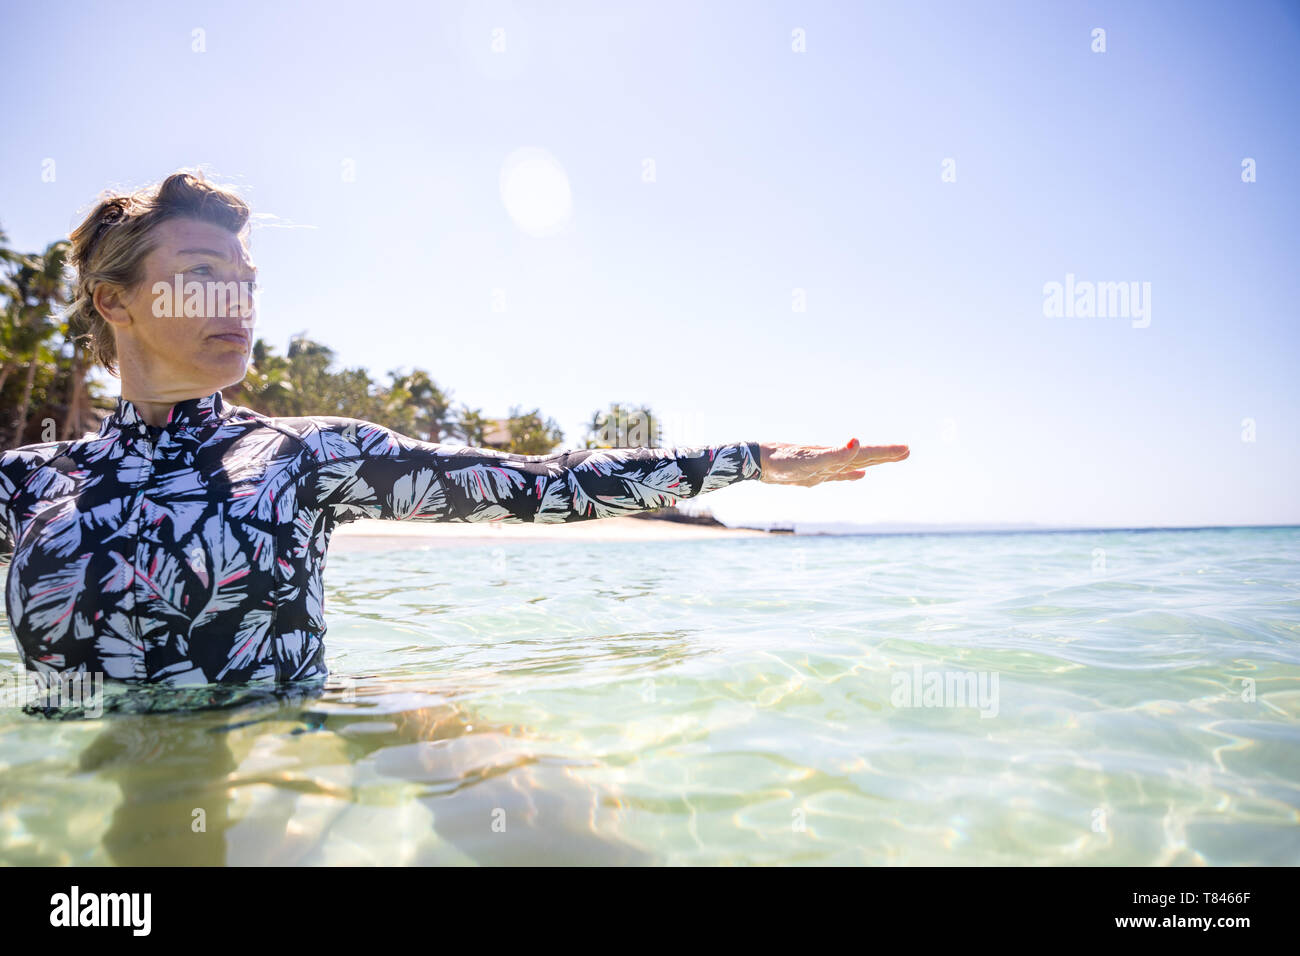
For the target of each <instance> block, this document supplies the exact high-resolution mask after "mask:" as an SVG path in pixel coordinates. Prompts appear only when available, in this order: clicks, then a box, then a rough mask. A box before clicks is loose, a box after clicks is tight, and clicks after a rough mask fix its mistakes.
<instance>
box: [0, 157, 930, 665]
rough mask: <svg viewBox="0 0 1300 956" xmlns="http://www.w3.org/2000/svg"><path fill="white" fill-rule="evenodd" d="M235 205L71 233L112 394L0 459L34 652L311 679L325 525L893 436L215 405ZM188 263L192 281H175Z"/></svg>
mask: <svg viewBox="0 0 1300 956" xmlns="http://www.w3.org/2000/svg"><path fill="white" fill-rule="evenodd" d="M248 220H249V209H248V207H247V205H246V204H245V203H244V202H243V201H242V200H241V199H240V198H239V197H238V196H237V195H235V194H234V193H233V192H230V191H227V190H225V189H222V188H220V187H217V186H215V185H213V184H210V183H208V182H206V181H205V180H203V179H202V178H200V177H196V176H194V175H191V174H189V173H184V172H182V173H176V174H174V175H172V176H169V177H168V178H167V179H166V180H164V181H163V182H162V183H161V184H159V185H158V186H156V187H153V188H149V189H146V190H141V191H139V192H136V193H134V194H131V195H123V196H115V197H112V198H109V199H106V200H104V201H102V202H101V203H100V204H99V205H98V206H97V208H96V209H95V210H94V212H92V213H91V215H90V216H89V217H88V218H87V219H86V220H85V221H84V222H83V223H82V224H81V225H80V226H79V227H78V228H77V229H76V230H75V231H74V232H73V233H72V235H71V237H70V238H71V240H72V262H73V265H74V266H75V268H76V270H77V277H76V283H77V285H76V294H77V297H76V299H75V301H74V303H73V305H72V307H71V308H72V315H71V318H72V319H73V320H75V321H80V322H82V323H84V324H85V325H86V327H88V328H89V329H90V330H91V331H90V334H91V337H92V343H93V348H94V351H95V354H96V357H97V359H98V360H99V361H100V362H101V363H102V364H103V365H104V366H105V367H106V368H108V369H109V370H110V371H112V372H113V373H114V374H119V375H120V377H121V380H122V395H121V397H119V398H118V401H117V408H116V409H115V410H114V412H113V413H112V414H111V415H110V416H109V417H108V418H106V419H105V420H104V422H103V423H102V425H101V427H100V429H99V432H98V434H92V435H87V436H85V437H83V438H81V439H78V440H76V441H57V442H47V443H44V444H34V445H26V446H24V447H22V448H18V449H15V450H13V451H7V452H5V453H4V457H3V459H2V461H0V539H3V538H5V537H8V538H9V539H10V540H11V544H12V547H13V549H14V554H13V559H12V564H11V567H10V569H9V576H8V582H7V586H6V589H5V602H6V610H7V613H8V617H9V624H10V627H11V628H12V629H13V632H14V636H15V638H16V639H17V642H18V648H19V651H20V653H21V655H22V658H23V660H24V662H25V665H26V667H27V668H28V669H29V670H35V671H40V672H43V673H46V674H50V673H63V672H77V671H83V672H97V673H102V674H103V676H104V678H106V679H110V680H120V681H127V682H139V683H165V684H205V683H216V684H222V683H233V682H243V681H275V682H288V681H300V680H307V679H313V678H322V677H324V676H325V674H326V668H325V649H324V637H325V629H326V625H325V617H324V613H323V606H322V605H323V592H322V573H323V571H324V567H325V555H326V550H327V548H328V545H329V540H330V535H331V533H332V532H333V530H334V528H335V526H336V525H338V524H341V523H344V522H348V521H353V520H355V519H357V518H360V517H373V518H395V519H399V520H400V519H416V520H426V521H507V522H522V521H536V522H569V521H585V520H589V519H593V518H605V517H610V516H613V515H624V514H630V513H632V512H637V511H644V510H649V509H651V508H656V507H659V506H662V505H667V504H672V503H674V502H677V501H680V500H682V499H683V498H692V497H695V496H697V495H700V494H703V493H705V492H708V491H713V490H715V489H718V488H724V487H726V486H727V485H731V484H734V483H736V482H738V481H744V480H745V479H750V478H757V479H759V480H760V481H764V482H768V483H772V484H793V485H803V486H811V485H815V484H818V483H820V482H823V481H852V480H856V479H859V478H861V477H862V476H863V475H864V474H865V470H864V469H865V467H866V466H869V465H875V464H879V463H881V462H885V461H900V460H902V459H904V458H906V457H907V455H908V449H907V446H905V445H885V446H876V447H870V446H868V447H859V446H858V443H857V440H856V439H854V440H853V441H850V442H848V443H847V444H845V445H844V446H843V447H839V448H825V447H820V446H800V445H790V444H785V443H780V442H735V443H731V444H725V445H714V446H705V447H697V448H670V449H664V448H632V449H613V450H582V451H569V452H563V453H560V454H554V455H515V454H507V453H504V452H500V451H495V450H492V449H485V448H466V447H460V446H453V445H444V444H436V443H432V442H424V441H418V440H416V439H413V438H409V437H407V436H404V435H400V434H398V433H396V432H394V431H392V430H390V429H388V428H385V427H383V426H380V425H377V424H375V423H372V422H367V421H362V420H358V419H354V418H341V417H333V416H306V417H301V418H269V417H267V416H264V415H261V414H258V413H257V412H254V411H252V410H250V409H247V408H243V407H240V406H236V405H231V404H230V403H228V402H227V401H226V400H225V398H224V397H223V396H222V394H221V389H223V388H225V387H227V386H230V385H232V384H236V383H238V382H240V381H242V380H243V378H244V375H245V372H246V370H247V367H248V360H249V351H250V344H251V340H252V328H253V322H254V311H253V308H252V304H251V300H250V299H248V298H247V297H245V296H242V295H234V296H229V297H227V298H226V299H225V301H223V299H222V298H221V297H219V296H216V295H213V294H212V293H213V292H214V290H216V291H221V290H230V289H232V288H236V287H237V288H238V289H239V290H240V291H244V290H247V289H248V288H250V287H251V284H252V283H253V281H254V277H255V273H256V270H255V269H254V267H253V265H252V263H251V262H250V260H249V258H248V252H247V248H246V245H245V230H246V227H247V224H248ZM190 283H198V284H199V287H200V288H201V289H203V290H205V292H206V293H208V294H207V295H204V296H198V297H191V296H189V295H188V292H189V289H190V288H191V286H190ZM176 290H183V291H184V292H185V293H186V295H185V296H177V295H175V294H174V292H175V291H176ZM196 299H197V300H198V301H196ZM119 369H120V371H119ZM128 396H129V398H128Z"/></svg>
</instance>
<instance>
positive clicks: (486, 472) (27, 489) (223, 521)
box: [0, 391, 761, 684]
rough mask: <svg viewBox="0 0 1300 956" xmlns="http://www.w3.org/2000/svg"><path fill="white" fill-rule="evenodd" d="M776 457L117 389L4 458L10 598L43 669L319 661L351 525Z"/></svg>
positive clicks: (202, 667) (663, 489)
mask: <svg viewBox="0 0 1300 956" xmlns="http://www.w3.org/2000/svg"><path fill="white" fill-rule="evenodd" d="M760 463H761V459H760V455H759V445H758V443H757V442H738V443H734V444H727V445H712V446H707V445H706V446H700V447H690V448H619V449H591V450H587V449H583V450H575V451H566V452H561V453H558V454H553V455H516V454H509V453H506V452H501V451H496V450H494V449H487V448H469V447H465V446H460V445H448V444H441V443H433V442H425V441H419V440H417V439H414V438H410V437H407V436H405V435H401V434H398V433H397V432H394V431H392V430H391V429H389V428H385V427H383V426H381V425H377V424H374V423H373V422H367V421H362V420H359V419H355V418H342V417H333V416H328V417H327V416H306V417H302V418H271V417H268V416H265V415H261V414H259V413H257V412H254V411H252V410H251V409H248V408H244V407H241V406H238V405H232V404H230V403H228V402H227V401H226V400H225V398H224V397H223V396H222V394H221V393H220V392H219V391H217V392H213V393H212V394H211V395H207V396H204V397H201V398H191V399H187V400H185V401H183V402H180V403H178V404H177V405H175V406H173V407H172V410H171V414H170V417H169V419H168V421H167V424H166V425H163V426H152V425H147V424H146V423H145V422H144V420H143V419H142V417H141V416H140V414H139V411H138V410H137V409H136V407H135V406H134V405H133V404H132V403H131V402H129V401H127V400H126V399H125V398H121V397H119V398H118V401H117V408H116V410H115V411H114V412H113V414H112V415H110V416H109V417H108V418H106V419H105V420H104V421H103V423H102V424H101V426H100V429H99V432H98V434H93V433H92V434H88V435H86V436H84V437H82V438H80V439H78V440H76V441H57V442H47V443H44V444H34V445H25V446H23V447H22V448H17V449H14V450H12V451H6V452H4V456H3V459H0V551H8V550H12V552H13V553H12V556H11V562H10V567H9V573H8V579H7V582H6V586H5V609H6V613H7V614H8V619H9V626H10V628H11V629H12V631H13V634H14V637H15V639H16V641H17V644H18V649H19V652H20V654H21V655H22V658H23V661H24V663H25V665H26V667H27V669H28V670H35V671H42V672H46V673H58V672H70V671H86V672H100V673H102V674H103V675H104V679H106V680H121V681H127V682H138V683H160V684H205V683H219V684H224V683H234V682H242V681H276V682H289V681H301V680H307V679H312V678H320V677H324V676H325V675H326V673H327V671H326V667H325V652H324V638H325V628H326V625H325V615H324V608H323V603H324V601H323V593H322V575H323V571H324V568H325V555H326V550H327V548H328V546H329V540H330V534H331V532H332V531H333V529H334V527H335V525H337V524H341V523H344V522H348V521H354V520H356V519H357V518H361V517H367V518H392V519H398V520H405V519H411V520H423V521H504V522H509V523H519V522H526V521H536V522H547V523H551V522H569V521H585V520H589V519H594V518H607V517H613V516H617V515H626V514H631V513H633V512H637V511H646V510H649V509H652V508H657V507H660V506H664V505H670V504H672V503H674V502H677V501H680V500H681V499H683V498H692V497H695V496H697V495H701V494H704V493H705V492H708V491H714V490H716V489H718V488H724V487H726V486H727V485H731V484H734V483H736V482H738V481H743V480H745V479H748V478H758V477H759V469H760ZM6 545H7V547H6Z"/></svg>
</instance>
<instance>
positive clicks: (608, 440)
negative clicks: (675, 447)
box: [583, 402, 663, 448]
mask: <svg viewBox="0 0 1300 956" xmlns="http://www.w3.org/2000/svg"><path fill="white" fill-rule="evenodd" d="M662 444H663V426H662V425H661V424H660V422H659V417H658V416H657V415H655V413H654V412H653V411H652V410H651V409H650V407H649V406H648V405H642V406H640V407H639V408H633V407H632V406H630V405H623V404H622V403H620V402H613V403H611V404H610V406H609V408H608V409H605V410H604V411H597V412H593V413H592V416H591V421H590V422H588V424H587V436H586V438H585V439H584V442H583V447H584V448H656V447H659V446H661V445H662Z"/></svg>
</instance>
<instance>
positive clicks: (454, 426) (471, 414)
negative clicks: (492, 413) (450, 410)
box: [448, 404, 493, 448]
mask: <svg viewBox="0 0 1300 956" xmlns="http://www.w3.org/2000/svg"><path fill="white" fill-rule="evenodd" d="M492 424H493V422H492V419H490V418H488V417H487V416H486V415H484V414H483V409H481V408H470V407H469V406H468V405H465V404H462V405H461V406H460V412H459V413H457V415H456V417H455V420H454V421H452V422H451V423H450V426H449V428H448V437H450V438H455V439H457V440H458V441H461V442H463V443H464V444H466V445H469V446H470V447H472V448H482V447H483V444H484V442H485V441H486V440H487V433H488V429H489V428H491V427H492Z"/></svg>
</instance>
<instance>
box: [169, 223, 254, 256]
mask: <svg viewBox="0 0 1300 956" xmlns="http://www.w3.org/2000/svg"><path fill="white" fill-rule="evenodd" d="M157 233H158V234H157V241H158V244H157V246H156V248H157V250H158V251H159V252H161V253H163V254H165V255H168V256H179V255H210V256H216V257H218V258H221V259H227V260H229V261H231V262H235V261H242V262H244V263H246V264H250V265H251V260H250V259H249V256H248V247H247V245H245V243H244V240H243V238H242V237H241V236H239V235H237V234H236V233H233V232H231V231H230V230H229V229H224V228H222V227H221V226H218V225H217V224H215V223H211V222H205V221H203V220H201V219H188V218H178V219H168V220H166V221H165V222H161V223H159V224H158V226H157Z"/></svg>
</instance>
